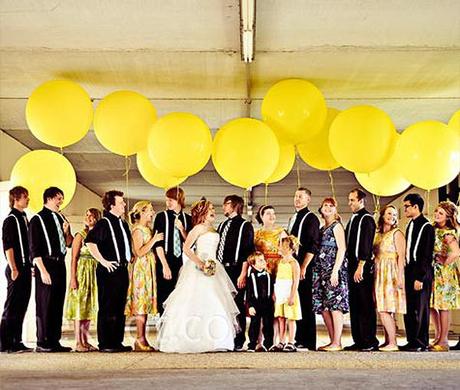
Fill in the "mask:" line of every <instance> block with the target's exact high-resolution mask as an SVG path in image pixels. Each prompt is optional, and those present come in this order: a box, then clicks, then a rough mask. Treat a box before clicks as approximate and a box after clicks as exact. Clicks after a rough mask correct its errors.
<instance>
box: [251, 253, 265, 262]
mask: <svg viewBox="0 0 460 390" xmlns="http://www.w3.org/2000/svg"><path fill="white" fill-rule="evenodd" d="M261 256H262V257H263V258H264V259H265V256H264V254H263V253H262V252H259V251H255V252H253V253H252V254H251V255H249V257H248V263H249V264H251V265H254V264H255V263H256V259H257V258H258V257H261Z"/></svg>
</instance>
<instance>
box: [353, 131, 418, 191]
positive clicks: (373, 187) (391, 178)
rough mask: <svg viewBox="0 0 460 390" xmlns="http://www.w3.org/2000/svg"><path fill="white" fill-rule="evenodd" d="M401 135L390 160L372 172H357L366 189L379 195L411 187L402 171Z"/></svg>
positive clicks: (356, 175)
mask: <svg viewBox="0 0 460 390" xmlns="http://www.w3.org/2000/svg"><path fill="white" fill-rule="evenodd" d="M399 139H400V136H399V135H398V136H397V141H396V145H395V147H394V152H393V154H392V155H391V157H390V158H389V159H388V161H387V162H386V163H385V164H384V165H383V166H381V167H380V168H379V169H377V170H375V171H373V172H370V173H355V177H356V179H357V180H358V182H359V184H361V185H362V186H363V187H364V188H365V189H366V190H368V191H369V192H371V193H372V194H375V195H379V196H393V195H396V194H399V193H401V192H403V191H405V190H406V189H407V188H409V186H410V183H409V182H408V181H407V180H406V179H405V178H404V176H403V175H402V172H401V158H400V154H399V150H400V149H399V148H397V144H398V143H399Z"/></svg>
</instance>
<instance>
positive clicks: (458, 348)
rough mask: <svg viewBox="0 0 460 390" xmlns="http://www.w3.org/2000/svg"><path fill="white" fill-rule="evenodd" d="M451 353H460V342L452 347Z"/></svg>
mask: <svg viewBox="0 0 460 390" xmlns="http://www.w3.org/2000/svg"><path fill="white" fill-rule="evenodd" d="M450 350H451V351H460V341H459V342H458V343H457V344H455V345H454V346H453V347H450Z"/></svg>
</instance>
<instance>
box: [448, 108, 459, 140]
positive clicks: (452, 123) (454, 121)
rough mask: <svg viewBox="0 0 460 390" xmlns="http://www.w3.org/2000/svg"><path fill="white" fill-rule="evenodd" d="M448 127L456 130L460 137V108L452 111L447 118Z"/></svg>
mask: <svg viewBox="0 0 460 390" xmlns="http://www.w3.org/2000/svg"><path fill="white" fill-rule="evenodd" d="M449 127H450V128H451V129H452V130H455V131H456V132H457V135H458V136H459V137H460V110H458V111H457V112H455V113H454V115H452V117H451V118H450V120H449Z"/></svg>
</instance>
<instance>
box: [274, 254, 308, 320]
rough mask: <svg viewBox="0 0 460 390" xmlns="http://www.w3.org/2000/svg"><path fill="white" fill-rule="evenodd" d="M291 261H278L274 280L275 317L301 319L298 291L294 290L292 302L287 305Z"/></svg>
mask: <svg viewBox="0 0 460 390" xmlns="http://www.w3.org/2000/svg"><path fill="white" fill-rule="evenodd" d="M292 261H295V260H291V261H283V260H281V261H280V262H279V263H278V272H277V274H276V281H275V297H276V300H275V317H284V318H286V319H288V320H295V321H297V320H301V319H302V312H301V310H300V301H299V293H298V292H297V291H296V293H295V298H294V304H293V305H292V306H289V305H288V300H289V296H290V294H291V287H292V283H293V271H292V266H291V262H292Z"/></svg>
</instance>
